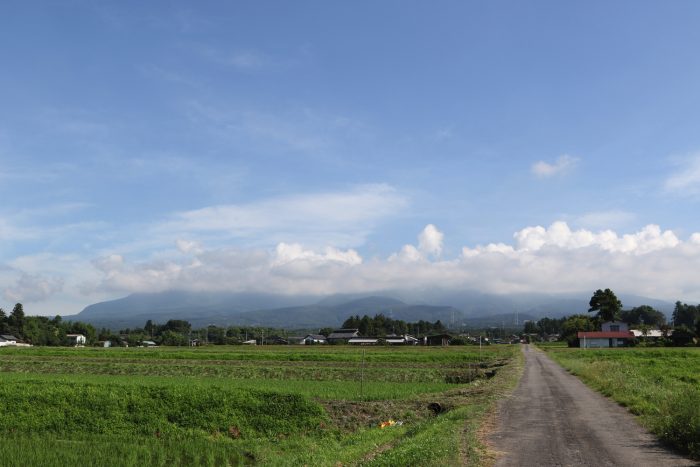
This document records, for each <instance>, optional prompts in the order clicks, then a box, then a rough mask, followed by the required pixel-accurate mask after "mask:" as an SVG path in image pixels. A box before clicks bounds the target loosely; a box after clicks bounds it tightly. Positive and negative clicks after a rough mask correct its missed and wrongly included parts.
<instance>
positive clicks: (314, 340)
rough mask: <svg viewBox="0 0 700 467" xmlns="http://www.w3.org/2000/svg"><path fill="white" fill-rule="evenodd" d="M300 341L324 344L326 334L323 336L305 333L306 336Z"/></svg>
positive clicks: (308, 343) (307, 343) (309, 343)
mask: <svg viewBox="0 0 700 467" xmlns="http://www.w3.org/2000/svg"><path fill="white" fill-rule="evenodd" d="M302 342H303V343H304V344H306V345H311V344H325V343H326V336H324V335H322V334H307V335H306V337H304V339H303V341H302Z"/></svg>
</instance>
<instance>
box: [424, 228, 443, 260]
mask: <svg viewBox="0 0 700 467" xmlns="http://www.w3.org/2000/svg"><path fill="white" fill-rule="evenodd" d="M443 237H444V235H443V233H442V232H440V231H439V230H438V229H437V228H436V227H435V226H434V225H433V224H428V225H426V226H425V228H424V229H423V231H422V232H421V233H420V235H419V236H418V248H419V249H420V250H421V251H422V252H424V253H427V254H431V255H435V256H440V253H442V239H443Z"/></svg>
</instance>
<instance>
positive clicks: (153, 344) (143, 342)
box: [141, 341, 158, 347]
mask: <svg viewBox="0 0 700 467" xmlns="http://www.w3.org/2000/svg"><path fill="white" fill-rule="evenodd" d="M141 345H142V346H143V347H157V346H158V344H156V343H155V342H153V341H141Z"/></svg>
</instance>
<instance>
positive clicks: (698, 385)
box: [543, 347, 700, 459]
mask: <svg viewBox="0 0 700 467" xmlns="http://www.w3.org/2000/svg"><path fill="white" fill-rule="evenodd" d="M543 348H544V350H546V351H547V352H548V355H550V356H551V357H552V358H553V359H554V360H556V361H557V362H558V363H560V364H561V365H562V366H563V367H564V368H566V369H567V370H569V371H570V372H571V373H573V374H575V375H576V376H578V377H580V378H581V379H582V380H583V381H584V382H586V384H588V385H589V386H591V387H592V388H594V389H596V390H598V391H600V392H601V393H603V394H604V395H606V396H608V397H611V398H612V399H614V400H615V401H617V402H618V403H620V404H621V405H623V406H625V407H627V408H628V409H629V410H630V411H631V412H632V413H634V414H636V415H638V416H639V417H640V421H641V423H642V424H643V425H644V426H646V427H647V428H648V429H649V430H651V431H652V432H653V433H654V434H656V435H657V436H658V437H659V438H660V439H661V440H663V441H664V442H666V443H668V444H670V445H671V446H673V447H675V448H676V449H678V450H680V451H681V452H685V453H688V454H690V455H691V456H692V457H694V458H695V459H700V349H699V348H656V347H654V348H649V347H647V348H624V349H611V350H599V349H586V350H582V349H576V348H574V349H554V348H551V347H550V348H548V347H543Z"/></svg>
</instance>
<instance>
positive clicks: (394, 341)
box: [384, 334, 420, 345]
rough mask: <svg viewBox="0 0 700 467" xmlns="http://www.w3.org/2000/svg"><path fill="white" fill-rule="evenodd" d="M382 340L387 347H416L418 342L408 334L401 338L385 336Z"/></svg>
mask: <svg viewBox="0 0 700 467" xmlns="http://www.w3.org/2000/svg"><path fill="white" fill-rule="evenodd" d="M384 340H385V341H386V343H387V344H389V345H418V343H419V342H420V341H419V340H418V339H416V338H415V337H413V336H411V335H408V334H404V335H403V336H396V335H392V336H386V337H385V338H384Z"/></svg>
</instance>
